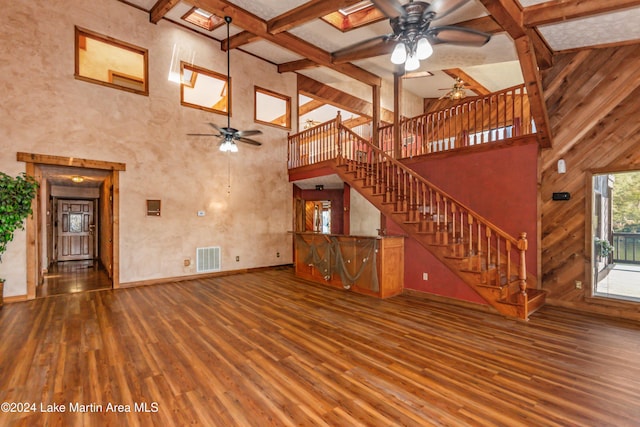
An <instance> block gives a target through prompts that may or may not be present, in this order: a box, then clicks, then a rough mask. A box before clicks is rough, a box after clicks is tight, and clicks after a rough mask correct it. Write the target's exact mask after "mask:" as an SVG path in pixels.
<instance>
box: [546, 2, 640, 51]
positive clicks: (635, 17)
mask: <svg viewBox="0 0 640 427" xmlns="http://www.w3.org/2000/svg"><path fill="white" fill-rule="evenodd" d="M639 22H640V7H638V8H632V9H626V10H623V11H619V12H613V13H606V14H601V15H596V16H590V17H588V18H581V19H573V20H571V21H563V22H562V23H558V24H549V25H543V26H540V27H538V30H539V31H540V34H542V36H543V37H544V39H545V40H546V41H547V43H549V46H550V47H551V49H553V50H554V51H559V50H566V49H575V48H581V47H589V46H598V45H603V44H609V43H617V42H622V41H625V40H640V25H638V23H639Z"/></svg>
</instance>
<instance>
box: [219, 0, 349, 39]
mask: <svg viewBox="0 0 640 427" xmlns="http://www.w3.org/2000/svg"><path fill="white" fill-rule="evenodd" d="M358 1H360V0H311V1H309V2H307V3H305V4H303V5H301V6H298V7H296V8H295V9H291V10H290V11H288V12H285V13H283V14H282V15H279V16H276V17H275V18H273V19H271V20H269V21H268V22H267V31H268V32H269V33H271V34H279V33H282V32H283V31H287V30H290V29H291V28H294V27H298V26H300V25H302V24H304V23H305V22H308V21H311V20H313V19H316V18H317V17H319V16H324V15H326V14H327V13H331V12H335V11H336V10H338V9H340V8H343V7H347V6H351V5H352V4H355V3H358ZM234 37H235V40H231V48H232V49H234V48H237V47H240V46H242V45H243V44H247V43H251V42H253V41H255V39H256V38H259V37H257V36H256V35H255V34H252V33H250V32H248V31H243V32H241V33H239V34H236V35H235V36H234ZM226 48H227V47H226V43H224V46H223V50H226Z"/></svg>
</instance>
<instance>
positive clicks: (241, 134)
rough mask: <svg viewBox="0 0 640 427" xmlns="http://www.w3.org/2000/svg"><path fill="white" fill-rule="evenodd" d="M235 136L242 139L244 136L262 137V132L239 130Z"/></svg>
mask: <svg viewBox="0 0 640 427" xmlns="http://www.w3.org/2000/svg"><path fill="white" fill-rule="evenodd" d="M236 135H237V137H238V138H244V137H245V136H252V135H262V131H261V130H241V131H238V132H236Z"/></svg>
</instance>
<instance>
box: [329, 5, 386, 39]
mask: <svg viewBox="0 0 640 427" xmlns="http://www.w3.org/2000/svg"><path fill="white" fill-rule="evenodd" d="M384 18H385V16H384V15H383V14H382V13H381V12H380V11H379V10H378V9H377V8H376V7H375V6H374V5H373V4H372V3H371V2H370V1H368V0H367V1H361V2H359V3H356V4H354V5H351V6H349V7H345V8H343V9H339V10H338V11H336V12H333V13H330V14H328V15H325V16H323V17H322V18H321V19H322V20H323V21H325V22H327V23H329V24H331V25H332V26H334V27H335V28H337V29H338V30H340V31H349V30H353V29H355V28H359V27H363V26H365V25H368V24H372V23H374V22H378V21H380V20H382V19H384Z"/></svg>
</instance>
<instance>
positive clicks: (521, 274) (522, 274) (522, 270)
mask: <svg viewBox="0 0 640 427" xmlns="http://www.w3.org/2000/svg"><path fill="white" fill-rule="evenodd" d="M528 246H529V244H528V242H527V233H524V232H523V233H520V237H519V238H518V250H519V251H520V265H519V266H518V281H519V282H520V295H521V296H522V297H525V296H526V295H527V260H526V255H527V248H528Z"/></svg>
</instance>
